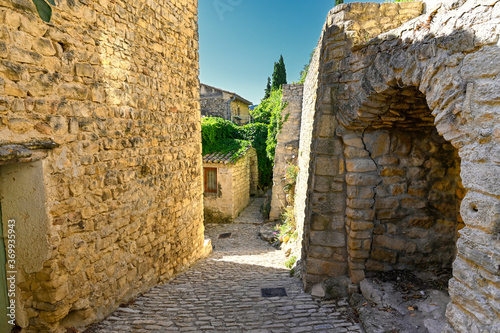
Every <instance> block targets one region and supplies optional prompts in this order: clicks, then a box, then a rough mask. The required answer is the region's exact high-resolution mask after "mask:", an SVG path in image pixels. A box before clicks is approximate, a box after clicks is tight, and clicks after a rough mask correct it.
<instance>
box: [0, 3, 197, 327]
mask: <svg viewBox="0 0 500 333" xmlns="http://www.w3.org/2000/svg"><path fill="white" fill-rule="evenodd" d="M199 108H200V106H199V81H198V34H197V1H195V0H182V1H180V0H168V1H165V0H148V1H146V0H138V1H133V2H131V1H122V0H117V1H107V0H99V1H98V0H89V1H85V2H83V1H81V2H79V1H69V0H68V1H66V0H63V1H58V2H57V7H55V10H54V15H53V18H52V22H51V23H50V24H46V23H44V22H43V21H41V20H40V18H39V17H38V15H37V14H36V12H35V8H34V6H33V3H32V1H30V0H15V1H12V0H0V117H1V121H0V164H1V166H0V203H1V211H2V223H3V230H4V233H5V232H6V231H7V221H8V220H9V219H13V220H15V221H16V240H17V243H16V245H17V247H16V251H17V253H16V254H17V262H16V264H17V266H16V270H17V271H18V274H17V284H16V298H15V301H16V322H17V324H18V325H19V326H21V327H22V328H26V329H27V331H33V332H60V331H65V330H64V329H63V328H62V327H71V326H75V327H77V328H81V327H82V326H84V325H85V324H88V323H90V322H92V321H95V320H98V319H101V318H103V317H104V316H105V315H106V314H107V313H109V312H110V311H112V310H113V309H115V308H116V307H118V305H119V304H120V303H123V302H126V301H128V300H129V299H131V298H132V297H133V296H135V295H137V294H138V293H140V292H142V291H144V290H147V289H148V288H149V287H151V286H153V285H156V284H158V283H160V282H162V281H165V280H167V279H169V278H171V277H172V276H174V275H175V274H177V273H179V272H180V271H182V270H184V269H186V268H187V267H189V265H190V264H192V263H193V262H194V261H195V260H196V259H198V258H199V257H200V256H201V255H202V251H203V244H204V239H203V223H202V214H203V212H202V209H203V208H202V207H203V202H202V200H203V199H202V195H203V193H202V175H201V170H202V161H201V138H200V115H199ZM2 250H3V249H2ZM3 302H5V300H2V303H1V304H0V306H1V307H2V309H4V306H5V304H3ZM3 329H4V328H2V329H0V331H3Z"/></svg>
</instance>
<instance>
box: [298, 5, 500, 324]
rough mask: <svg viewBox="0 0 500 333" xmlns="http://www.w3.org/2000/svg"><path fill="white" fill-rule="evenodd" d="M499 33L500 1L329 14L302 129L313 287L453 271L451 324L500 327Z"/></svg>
mask: <svg viewBox="0 0 500 333" xmlns="http://www.w3.org/2000/svg"><path fill="white" fill-rule="evenodd" d="M422 13H424V14H422ZM421 14H422V15H421ZM405 22H406V23H405ZM499 27H500V1H498V0H490V1H476V0H469V1H448V2H442V3H441V2H438V3H437V4H436V2H433V1H432V2H431V1H428V2H427V5H426V6H425V7H424V4H423V3H422V2H408V3H401V4H390V3H385V4H373V3H372V4H369V3H366V4H362V3H352V4H344V5H340V6H337V7H335V8H334V9H333V10H332V11H331V12H330V13H329V15H328V18H327V22H326V25H325V27H324V30H323V33H322V36H321V39H320V41H319V44H318V47H317V50H316V52H315V55H314V57H313V60H312V63H311V65H310V70H309V74H308V77H307V80H306V83H305V87H304V100H303V109H302V121H301V131H300V146H299V161H298V163H299V166H300V173H299V177H298V183H297V185H296V186H297V187H296V188H297V190H296V191H297V192H296V203H295V209H296V214H297V221H303V222H304V235H303V278H304V281H305V284H306V287H307V288H310V287H311V286H312V285H314V284H316V283H321V282H322V281H325V280H326V279H333V281H337V282H338V285H339V288H341V287H342V283H344V282H343V281H344V280H345V277H349V281H350V283H351V286H350V287H351V288H352V289H351V290H353V289H354V288H355V287H356V284H358V283H359V282H360V281H362V280H363V279H364V278H365V275H366V274H367V273H369V272H373V271H388V270H394V269H409V270H429V271H433V270H439V269H443V268H445V269H446V268H449V269H451V268H452V269H453V278H452V279H451V280H450V283H449V292H450V296H451V302H450V304H449V305H448V308H447V317H448V320H449V328H448V329H447V330H449V331H450V332H463V333H465V332H496V331H498V329H499V327H500V320H499V318H500V317H499V313H500V235H499V231H500V165H499V163H500V121H499V119H500V117H499V115H500V112H499V110H500V77H499V73H500V50H499V45H498V43H499V36H500V30H499ZM391 29H393V30H391ZM344 287H345V285H344Z"/></svg>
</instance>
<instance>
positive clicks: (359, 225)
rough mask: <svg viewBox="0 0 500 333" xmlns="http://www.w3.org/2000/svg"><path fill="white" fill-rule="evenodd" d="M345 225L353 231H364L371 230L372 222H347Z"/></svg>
mask: <svg viewBox="0 0 500 333" xmlns="http://www.w3.org/2000/svg"><path fill="white" fill-rule="evenodd" d="M347 224H348V225H349V227H350V228H351V230H353V231H364V230H371V229H373V222H366V221H354V220H348V222H347Z"/></svg>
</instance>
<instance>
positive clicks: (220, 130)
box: [201, 117, 251, 161]
mask: <svg viewBox="0 0 500 333" xmlns="http://www.w3.org/2000/svg"><path fill="white" fill-rule="evenodd" d="M201 140H202V153H203V155H205V154H211V153H215V152H218V153H223V154H227V153H232V155H231V160H232V161H234V160H235V159H237V158H238V156H240V155H241V153H243V152H245V151H246V150H247V149H248V146H251V142H250V141H248V140H243V139H241V135H239V133H238V127H237V126H236V125H235V124H233V123H232V122H230V121H227V120H224V119H222V118H217V117H208V118H203V119H202V122H201Z"/></svg>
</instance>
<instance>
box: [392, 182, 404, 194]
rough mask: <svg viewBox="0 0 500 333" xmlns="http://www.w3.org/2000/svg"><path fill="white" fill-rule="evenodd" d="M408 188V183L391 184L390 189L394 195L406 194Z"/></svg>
mask: <svg viewBox="0 0 500 333" xmlns="http://www.w3.org/2000/svg"><path fill="white" fill-rule="evenodd" d="M407 188H408V185H407V184H406V183H399V184H392V185H389V191H390V193H391V195H393V196H398V195H402V194H406V191H407Z"/></svg>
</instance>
